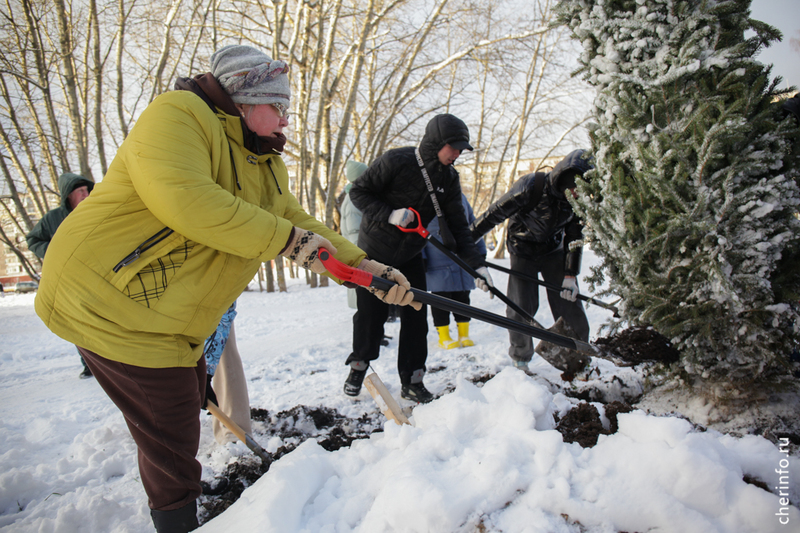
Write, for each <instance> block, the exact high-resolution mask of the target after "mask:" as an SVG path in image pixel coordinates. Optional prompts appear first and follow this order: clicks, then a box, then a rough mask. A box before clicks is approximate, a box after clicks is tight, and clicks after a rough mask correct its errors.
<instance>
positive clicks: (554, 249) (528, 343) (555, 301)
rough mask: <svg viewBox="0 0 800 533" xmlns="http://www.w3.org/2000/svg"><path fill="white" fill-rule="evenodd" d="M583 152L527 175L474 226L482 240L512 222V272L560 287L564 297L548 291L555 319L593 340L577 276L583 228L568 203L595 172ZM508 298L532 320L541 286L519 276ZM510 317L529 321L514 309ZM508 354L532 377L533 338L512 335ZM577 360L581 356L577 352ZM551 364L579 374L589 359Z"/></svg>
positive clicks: (510, 282)
mask: <svg viewBox="0 0 800 533" xmlns="http://www.w3.org/2000/svg"><path fill="white" fill-rule="evenodd" d="M592 168H593V167H592V165H591V164H590V163H589V161H588V159H587V158H586V157H585V151H584V150H575V151H573V152H571V153H570V154H568V155H567V157H565V158H564V159H563V160H561V161H560V162H558V164H556V166H555V167H554V168H553V170H551V171H550V172H548V173H545V172H534V173H531V174H527V175H525V176H522V177H521V178H520V179H519V180H517V181H516V182H515V183H514V184H513V185H512V186H511V189H510V190H509V191H508V192H507V193H506V194H504V195H503V196H501V197H500V199H499V200H497V201H496V202H495V203H493V204H492V205H490V206H489V208H488V209H487V210H486V212H485V213H483V214H482V215H480V216H479V217H478V218H477V220H475V222H473V224H472V225H471V226H470V229H471V230H472V237H473V238H475V239H480V238H481V237H483V235H485V234H486V233H488V232H489V231H490V230H491V229H492V228H494V227H495V226H496V225H498V224H500V223H502V222H503V221H505V220H506V219H508V221H509V222H508V231H507V233H506V235H507V237H506V246H507V248H508V251H509V254H510V256H511V270H515V271H519V272H524V273H525V274H529V275H532V276H538V275H539V274H541V276H542V278H543V279H544V281H545V282H547V283H549V284H551V285H561V287H562V291H561V293H560V295H559V294H557V293H555V292H553V291H548V292H547V299H548V302H549V303H550V311H551V312H552V313H553V320H554V321H557V320H558V319H559V318H560V317H563V318H564V322H566V324H567V326H569V328H571V329H572V332H573V333H574V335H575V337H576V338H578V339H580V340H582V341H588V340H589V321H588V319H587V318H586V312H585V311H584V309H583V305H582V304H581V302H580V301H579V300H578V299H577V297H578V279H577V277H578V274H579V273H580V268H581V256H582V253H583V224H582V222H581V221H580V219H579V218H578V217H577V215H575V213H574V212H573V210H572V205H570V203H569V201H568V200H567V196H566V195H567V194H575V179H576V177H578V176H583V174H585V173H586V172H588V171H589V170H590V169H592ZM508 297H509V298H510V299H511V300H513V301H514V302H515V303H517V304H518V305H519V306H520V307H521V308H522V309H524V310H525V311H526V312H527V313H528V314H530V315H531V316H534V315H536V312H537V311H538V310H539V285H538V284H537V283H534V282H531V281H527V280H525V279H522V278H520V277H517V276H514V275H511V276H509V277H508ZM506 315H507V316H508V317H509V318H511V319H513V320H517V321H521V322H524V321H525V320H524V318H523V317H521V316H519V315H518V314H517V313H516V312H515V311H514V310H513V309H510V308H507V309H506ZM509 340H510V342H511V346H510V347H509V349H508V353H509V355H510V356H511V359H512V360H513V361H514V366H516V367H518V368H521V369H523V370H525V371H526V372H529V370H528V363H529V362H530V360H531V358H532V357H533V351H534V350H533V341H532V339H531V337H529V336H527V335H523V334H521V333H517V332H514V331H509ZM575 354H576V355H577V352H575ZM573 359H575V360H565V358H559V359H552V360H550V361H548V362H549V363H550V364H552V365H553V366H555V367H556V368H558V369H560V370H562V371H564V372H568V373H574V372H576V371H578V370H581V369H580V368H575V367H577V366H585V364H586V362H585V360H583V359H581V360H578V359H577V357H574V358H573Z"/></svg>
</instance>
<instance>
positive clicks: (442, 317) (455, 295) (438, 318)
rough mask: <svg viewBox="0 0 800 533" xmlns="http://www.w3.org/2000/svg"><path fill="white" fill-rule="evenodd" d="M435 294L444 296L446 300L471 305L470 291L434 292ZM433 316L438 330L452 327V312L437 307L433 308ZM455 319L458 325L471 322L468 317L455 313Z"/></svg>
mask: <svg viewBox="0 0 800 533" xmlns="http://www.w3.org/2000/svg"><path fill="white" fill-rule="evenodd" d="M433 294H436V295H438V296H444V297H445V298H450V299H451V300H455V301H457V302H461V303H462V304H466V305H469V291H441V292H434V293H433ZM431 316H432V317H433V325H434V326H436V327H437V328H440V327H442V326H449V325H450V311H444V310H442V309H438V308H436V307H431ZM453 318H454V319H455V321H456V323H459V322H469V317H468V316H463V315H458V314H456V313H453Z"/></svg>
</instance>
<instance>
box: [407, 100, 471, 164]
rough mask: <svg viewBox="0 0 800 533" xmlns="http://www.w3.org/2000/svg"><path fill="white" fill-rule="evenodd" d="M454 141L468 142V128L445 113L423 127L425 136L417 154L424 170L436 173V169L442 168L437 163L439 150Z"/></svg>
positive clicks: (458, 119)
mask: <svg viewBox="0 0 800 533" xmlns="http://www.w3.org/2000/svg"><path fill="white" fill-rule="evenodd" d="M456 141H466V142H469V128H468V127H467V125H466V124H465V123H464V121H463V120H461V119H460V118H458V117H456V116H454V115H449V114H447V113H445V114H442V115H436V116H435V117H433V118H432V119H431V120H430V122H428V125H427V126H425V135H424V136H423V137H422V141H420V143H419V154H420V156H421V157H422V161H423V162H424V163H425V168H427V169H429V170H433V171H436V170H438V167H444V165H442V164H441V163H440V162H439V150H441V149H442V148H444V145H445V144H449V143H452V142H456ZM437 165H438V167H437Z"/></svg>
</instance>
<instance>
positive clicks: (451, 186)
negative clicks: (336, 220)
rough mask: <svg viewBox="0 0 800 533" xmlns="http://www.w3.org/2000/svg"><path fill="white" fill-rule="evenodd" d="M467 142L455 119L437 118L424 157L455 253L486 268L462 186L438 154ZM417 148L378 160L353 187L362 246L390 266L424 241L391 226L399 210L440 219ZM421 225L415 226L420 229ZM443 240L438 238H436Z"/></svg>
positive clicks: (427, 135) (424, 219)
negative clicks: (450, 144)
mask: <svg viewBox="0 0 800 533" xmlns="http://www.w3.org/2000/svg"><path fill="white" fill-rule="evenodd" d="M455 141H469V129H468V128H467V126H466V124H464V122H463V121H461V120H460V119H458V118H457V117H455V116H453V115H448V114H443V115H437V116H435V117H434V118H433V119H431V121H430V122H428V125H427V127H426V128H425V135H424V136H423V137H422V141H421V142H420V145H419V151H420V156H421V157H422V161H423V163H424V165H425V168H426V170H427V171H428V175H429V176H430V179H431V184H432V185H433V188H434V190H435V191H436V195H437V198H438V201H439V206H440V207H441V209H442V212H443V213H444V217H445V219H446V221H447V225H448V227H449V228H450V231H451V233H452V234H453V237H454V238H455V241H456V244H457V248H456V253H457V254H458V256H459V257H461V259H463V260H464V261H465V262H467V263H468V264H469V265H470V266H472V267H473V268H479V267H481V266H483V255H482V254H481V253H480V252H479V251H478V248H477V246H476V245H475V241H473V240H472V238H471V237H470V232H469V227H468V224H467V219H466V217H465V215H464V209H463V207H462V206H461V184H460V182H459V178H458V172H456V170H455V169H454V168H453V167H452V165H448V166H444V165H442V164H441V163H440V162H439V157H438V154H439V150H441V149H442V148H443V147H444V145H445V144H448V142H455ZM414 150H415V149H414V148H413V147H405V148H395V149H393V150H389V151H387V152H386V153H384V154H383V155H381V156H380V157H378V158H377V159H376V160H375V161H373V162H372V164H371V165H370V166H369V168H368V169H367V170H366V171H365V172H364V173H363V174H362V175H361V176H360V177H359V178H358V179H357V180H356V181H355V183H353V187H352V188H351V189H350V199H351V200H352V202H353V205H355V206H356V207H357V208H358V209H359V210H361V212H362V213H363V215H364V216H363V218H362V219H361V227H360V229H359V234H358V247H359V248H361V249H362V250H364V251H365V252H366V253H367V255H368V257H369V258H371V259H375V260H376V261H380V262H382V263H386V264H389V265H392V266H397V265H402V264H403V263H405V262H407V261H409V260H410V259H411V258H413V257H414V256H415V255H417V254H418V253H420V252H422V249H423V248H424V247H425V243H426V240H425V239H423V238H422V237H421V236H420V235H419V234H417V233H404V232H402V231H400V229H399V228H398V227H397V226H395V225H393V224H390V223H389V221H388V220H389V215H390V214H391V212H392V211H393V210H395V209H401V208H409V207H413V208H414V209H416V210H417V211H418V212H419V215H420V218H421V219H422V220H421V223H422V225H423V226H427V225H428V224H429V223H430V221H431V220H433V218H434V217H435V216H436V210H435V209H434V207H433V201H432V200H431V196H430V193H429V192H428V189H427V186H426V185H425V179H424V178H423V176H422V169H420V167H419V164H418V163H417V158H416V156H415V154H414ZM416 224H417V222H416V221H415V222H412V223H411V226H412V227H416ZM433 237H434V238H437V239H438V240H440V241H441V239H440V238H439V236H438V235H434V236H433Z"/></svg>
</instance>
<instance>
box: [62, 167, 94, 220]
mask: <svg viewBox="0 0 800 533" xmlns="http://www.w3.org/2000/svg"><path fill="white" fill-rule="evenodd" d="M84 185H86V187H87V188H88V189H89V192H92V189H94V182H93V181H92V180H90V179H88V178H84V177H83V176H81V175H80V174H73V173H72V172H64V173H63V174H61V175H60V176H59V177H58V194H60V195H61V202H60V205H61V207H63V208H64V209H66V210H67V211H72V208H71V207H70V206H69V203H68V202H67V198H69V195H70V193H71V192H72V191H74V190H75V189H77V188H78V187H83V186H84Z"/></svg>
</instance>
